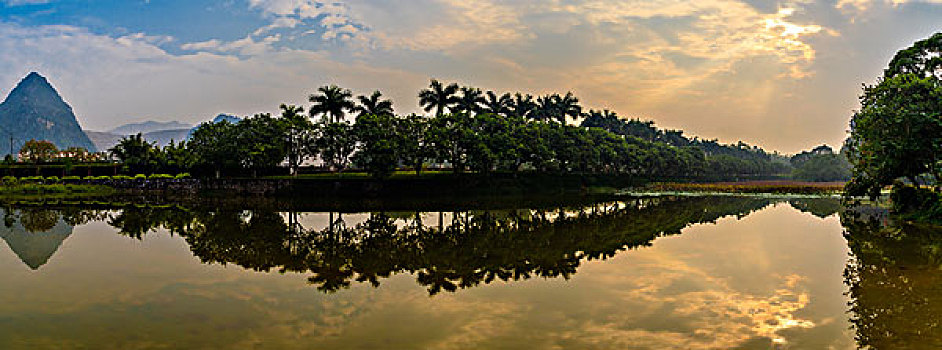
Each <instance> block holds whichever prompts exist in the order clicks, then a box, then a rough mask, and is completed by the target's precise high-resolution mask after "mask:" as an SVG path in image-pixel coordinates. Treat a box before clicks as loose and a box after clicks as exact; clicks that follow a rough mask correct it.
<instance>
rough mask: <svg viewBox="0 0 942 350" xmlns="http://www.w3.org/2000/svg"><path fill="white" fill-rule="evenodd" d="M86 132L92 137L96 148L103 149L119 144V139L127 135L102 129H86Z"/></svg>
mask: <svg viewBox="0 0 942 350" xmlns="http://www.w3.org/2000/svg"><path fill="white" fill-rule="evenodd" d="M85 133H86V134H88V137H89V138H90V139H92V143H94V144H95V148H97V149H99V150H101V151H107V150H108V149H109V148H111V147H114V145H117V144H118V141H121V138H122V137H124V136H125V135H117V134H112V133H110V132H101V131H86V132H85Z"/></svg>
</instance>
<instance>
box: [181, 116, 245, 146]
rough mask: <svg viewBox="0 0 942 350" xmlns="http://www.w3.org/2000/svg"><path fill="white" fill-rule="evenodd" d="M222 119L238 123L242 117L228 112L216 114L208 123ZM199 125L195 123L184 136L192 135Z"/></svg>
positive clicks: (219, 121)
mask: <svg viewBox="0 0 942 350" xmlns="http://www.w3.org/2000/svg"><path fill="white" fill-rule="evenodd" d="M224 121H225V122H229V123H231V124H238V123H239V122H241V121H242V118H239V117H236V116H234V115H229V114H220V115H217V116H216V117H215V118H213V120H212V121H210V123H213V124H216V123H221V122H224ZM201 124H202V123H201ZM199 127H200V126H199V125H197V126H194V127H193V128H192V129H190V132H189V133H187V135H186V138H187V139H188V140H189V139H190V135H193V132H194V131H196V129H199Z"/></svg>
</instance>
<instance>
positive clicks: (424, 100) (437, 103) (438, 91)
mask: <svg viewBox="0 0 942 350" xmlns="http://www.w3.org/2000/svg"><path fill="white" fill-rule="evenodd" d="M457 92H458V84H455V83H451V84H448V85H447V86H445V85H442V83H441V82H439V81H438V80H435V79H432V83H431V84H429V88H428V89H422V91H419V105H420V106H422V107H423V108H424V109H425V111H426V112H430V111H432V110H433V109H434V110H435V116H440V115H442V114H444V113H445V109H446V108H449V109H450V108H451V107H452V106H453V105H455V104H456V103H458V98H457V97H456V96H455V93H457Z"/></svg>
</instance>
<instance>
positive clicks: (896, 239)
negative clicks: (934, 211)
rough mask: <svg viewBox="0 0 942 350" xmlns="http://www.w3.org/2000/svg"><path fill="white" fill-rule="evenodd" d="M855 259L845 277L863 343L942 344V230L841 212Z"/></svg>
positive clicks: (933, 346) (871, 345)
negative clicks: (859, 216) (861, 217)
mask: <svg viewBox="0 0 942 350" xmlns="http://www.w3.org/2000/svg"><path fill="white" fill-rule="evenodd" d="M842 221H843V223H844V226H845V227H846V234H845V235H846V237H847V244H848V245H849V247H850V249H851V252H852V255H853V260H852V261H851V262H850V263H849V264H848V265H847V269H846V270H845V273H844V277H845V283H846V284H847V285H848V286H849V288H850V291H849V293H850V297H851V304H850V310H851V312H852V314H853V317H852V318H851V321H852V323H853V326H854V330H855V331H856V338H857V341H858V342H859V344H860V347H861V348H865V347H869V348H874V349H902V348H924V349H938V348H942V271H940V269H942V231H940V230H939V229H938V228H930V227H921V226H917V225H911V224H905V223H901V224H890V225H886V222H884V221H881V220H861V219H860V218H857V217H854V216H853V215H849V214H848V215H844V217H843V218H842Z"/></svg>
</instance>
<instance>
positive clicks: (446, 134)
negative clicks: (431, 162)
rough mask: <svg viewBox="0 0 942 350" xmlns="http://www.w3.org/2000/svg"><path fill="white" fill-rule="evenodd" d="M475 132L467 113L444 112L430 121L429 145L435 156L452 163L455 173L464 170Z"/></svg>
mask: <svg viewBox="0 0 942 350" xmlns="http://www.w3.org/2000/svg"><path fill="white" fill-rule="evenodd" d="M473 134H474V131H473V130H472V129H471V128H470V117H468V115H467V114H454V113H449V114H443V115H440V116H438V117H435V118H433V119H432V120H431V121H430V122H429V131H428V135H429V136H428V138H429V145H430V146H431V149H432V150H433V152H434V154H435V158H436V159H437V160H438V161H439V162H449V163H451V166H452V170H453V171H454V172H455V173H460V172H463V171H464V169H465V167H466V165H467V157H468V149H469V146H470V142H469V139H472V138H473V136H474V135H473Z"/></svg>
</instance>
